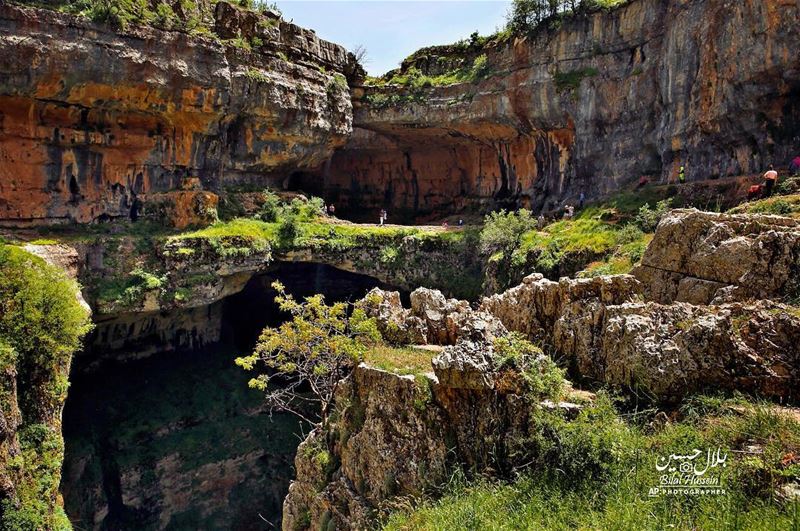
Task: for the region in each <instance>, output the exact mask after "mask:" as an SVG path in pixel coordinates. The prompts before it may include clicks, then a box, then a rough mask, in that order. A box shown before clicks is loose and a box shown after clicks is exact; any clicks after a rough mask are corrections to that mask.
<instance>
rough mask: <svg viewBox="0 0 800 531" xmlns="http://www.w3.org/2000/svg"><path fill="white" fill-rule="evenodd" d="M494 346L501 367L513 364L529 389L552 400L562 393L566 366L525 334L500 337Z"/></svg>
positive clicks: (497, 361) (496, 359)
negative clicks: (562, 366) (560, 363)
mask: <svg viewBox="0 0 800 531" xmlns="http://www.w3.org/2000/svg"><path fill="white" fill-rule="evenodd" d="M493 347H494V355H495V361H496V364H497V366H498V368H503V367H507V366H512V367H514V368H516V369H518V370H520V371H521V372H522V375H523V379H524V381H525V383H526V385H527V387H528V390H529V392H530V393H532V394H533V395H535V396H536V397H547V398H551V399H553V400H557V399H558V398H560V397H561V394H562V392H563V389H564V370H562V369H559V368H558V366H556V364H555V362H554V361H553V360H552V359H551V358H550V356H547V355H545V354H544V353H543V352H542V350H541V349H540V348H539V347H537V346H535V345H534V344H533V343H531V342H530V341H528V340H527V339H525V337H524V336H522V334H519V333H516V332H512V333H511V334H508V335H506V336H503V337H498V338H497V339H495V341H494V344H493Z"/></svg>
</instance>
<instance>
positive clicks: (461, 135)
mask: <svg viewBox="0 0 800 531" xmlns="http://www.w3.org/2000/svg"><path fill="white" fill-rule="evenodd" d="M798 15H800V6H798V4H797V3H796V2H794V1H785V0H755V1H747V2H736V3H734V4H732V3H730V2H727V1H725V0H701V1H693V2H688V1H685V0H634V1H631V2H628V3H627V4H625V5H624V6H621V7H619V8H617V9H614V10H612V11H610V12H607V11H600V12H595V13H590V14H583V15H579V16H575V17H572V18H569V19H567V20H565V21H564V22H563V23H562V24H560V25H559V27H558V29H548V28H546V27H543V28H540V29H538V30H536V31H535V32H533V34H532V35H528V36H517V37H511V38H509V39H507V40H495V41H490V43H489V44H488V45H487V46H486V47H484V48H483V49H481V50H479V52H478V53H480V54H483V55H485V58H486V61H485V63H484V66H483V67H482V69H480V71H479V75H478V80H477V81H474V82H467V83H458V84H454V85H448V86H442V87H428V88H415V87H411V86H406V87H401V86H387V87H363V88H359V89H357V90H354V93H353V94H354V97H355V99H356V104H357V108H356V110H355V115H354V125H355V129H354V133H353V135H352V137H351V138H350V140H349V142H348V143H347V145H346V146H345V147H344V148H343V149H341V150H339V151H337V152H336V153H335V154H334V156H333V159H332V161H331V163H330V164H329V165H326V166H325V167H324V168H323V169H322V170H321V171H320V173H321V174H322V175H323V176H324V182H325V183H326V184H325V190H326V191H327V193H328V197H329V198H330V199H331V200H334V201H336V204H337V206H339V207H341V208H340V210H341V211H342V212H349V213H352V215H357V214H360V213H362V212H363V213H365V214H366V211H369V210H372V211H375V210H377V209H379V208H381V207H387V208H388V209H389V211H390V215H392V216H393V219H400V218H401V217H402V216H404V215H405V216H408V217H413V216H420V217H424V216H431V215H434V216H435V215H441V214H443V213H451V212H453V211H455V210H460V209H467V208H481V207H485V206H489V205H496V204H501V205H502V204H506V203H507V202H510V203H515V204H521V205H526V206H532V207H534V208H550V207H551V206H552V204H556V203H558V202H559V201H562V200H570V201H575V199H576V197H577V196H578V194H579V193H580V192H581V191H585V193H586V194H587V196H588V197H589V198H590V199H591V198H593V197H598V196H601V195H603V194H606V193H609V192H613V191H617V190H619V189H621V188H626V187H629V188H630V189H633V186H634V184H635V183H636V182H637V181H638V179H639V178H640V177H641V176H646V177H647V178H648V179H649V180H651V181H652V182H667V181H671V182H675V181H676V180H677V173H678V169H679V167H680V166H681V165H684V166H685V167H686V174H687V179H688V180H689V181H695V180H704V179H709V178H712V179H713V178H716V177H727V176H737V175H742V174H749V173H757V172H760V171H763V168H764V167H765V165H766V164H768V163H770V162H775V163H776V164H784V163H786V162H785V161H789V160H790V159H791V157H792V156H794V155H795V153H793V152H792V151H793V150H794V149H795V148H796V146H797V143H798V135H799V134H800V133H798V129H797V126H796V124H797V122H798V120H800V105H798V101H800V97H798V96H799V95H800V58H798V54H797V53H796V50H797V49H798V47H800V36H798V32H797V31H796V28H795V25H794V23H793V21H795V20H796V19H797V17H798ZM474 57H476V54H475V50H474V49H472V47H469V46H465V47H462V49H459V50H452V49H451V50H446V49H445V50H440V49H432V50H426V51H424V52H421V53H420V54H418V57H416V58H415V59H414V60H413V61H411V62H409V64H407V65H406V69H405V72H404V73H408V70H409V68H410V67H411V66H415V67H417V69H418V70H421V71H422V72H423V73H425V72H428V73H429V74H431V75H437V74H438V73H440V69H437V68H438V66H437V67H434V68H430V65H431V63H435V64H436V65H438V64H440V63H441V64H445V63H452V65H453V66H455V67H467V69H469V67H470V66H472V65H474V59H473V58H474ZM443 58H444V61H442V59H443ZM315 179H318V177H313V178H310V179H309V182H308V183H307V186H309V187H313V186H314V184H315V182H317V183H318V182H321V181H315ZM304 184H305V183H304ZM347 207H349V210H348V209H347ZM368 215H370V216H373V215H374V214H373V213H372V212H370V213H369V214H368Z"/></svg>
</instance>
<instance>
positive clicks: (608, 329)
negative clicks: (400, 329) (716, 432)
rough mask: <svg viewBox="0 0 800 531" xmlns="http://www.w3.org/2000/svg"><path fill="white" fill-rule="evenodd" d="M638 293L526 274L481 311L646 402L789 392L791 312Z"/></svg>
mask: <svg viewBox="0 0 800 531" xmlns="http://www.w3.org/2000/svg"><path fill="white" fill-rule="evenodd" d="M753 222H754V223H755V220H754V221H753ZM731 260H735V258H731ZM641 290H642V285H641V284H640V283H639V282H638V281H637V280H636V279H635V278H634V277H632V276H630V275H616V276H607V277H597V278H593V279H577V280H572V279H562V280H561V281H560V282H558V283H556V282H552V281H549V280H546V279H543V278H541V275H531V276H529V277H527V278H526V279H525V281H524V282H523V284H521V285H520V286H517V287H515V288H512V289H510V290H508V291H506V292H505V293H502V294H499V295H494V296H492V297H489V298H486V299H484V300H483V303H482V304H481V308H482V309H483V310H485V311H487V312H489V313H492V314H494V315H496V316H497V317H498V318H499V319H500V320H501V321H502V322H503V324H504V325H505V326H506V328H508V330H511V331H515V332H520V333H522V334H525V335H526V336H528V337H529V338H530V339H532V340H534V341H537V342H539V343H541V344H543V345H546V346H548V347H550V348H552V349H553V351H554V352H555V354H556V356H555V357H556V358H559V359H563V360H565V363H566V364H567V365H568V366H569V368H570V370H571V371H572V373H573V376H574V377H576V378H580V379H583V380H586V381H595V382H601V383H604V384H607V385H610V386H612V387H616V388H620V389H625V390H631V389H633V390H635V391H637V392H640V393H642V394H643V395H644V396H649V397H650V398H651V399H653V400H656V401H673V400H678V399H680V398H682V397H684V396H686V395H688V394H692V393H696V392H701V391H706V390H714V389H736V390H739V391H742V392H750V393H754V394H757V395H760V396H769V397H772V398H775V399H781V400H794V399H796V398H797V397H796V389H797V386H798V383H800V382H799V381H798V378H800V348H798V346H797V344H798V343H797V339H798V333H799V332H800V317H798V316H797V314H796V311H795V310H793V309H792V308H790V307H787V306H784V305H781V304H778V303H774V302H770V301H756V302H749V303H746V304H743V303H728V304H721V305H710V306H709V305H692V304H688V303H672V304H668V305H665V304H659V303H657V302H644V301H643V300H642V296H641Z"/></svg>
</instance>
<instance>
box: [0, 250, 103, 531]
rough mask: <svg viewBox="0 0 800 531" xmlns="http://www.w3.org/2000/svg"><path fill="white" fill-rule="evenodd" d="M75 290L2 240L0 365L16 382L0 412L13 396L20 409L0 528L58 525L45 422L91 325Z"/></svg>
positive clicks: (55, 469)
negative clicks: (11, 495) (11, 493)
mask: <svg viewBox="0 0 800 531" xmlns="http://www.w3.org/2000/svg"><path fill="white" fill-rule="evenodd" d="M78 292H79V287H78V285H77V283H76V282H74V281H73V280H71V279H69V278H67V277H66V275H65V274H64V273H63V272H62V271H61V270H59V269H57V268H55V267H53V266H51V265H49V264H47V263H46V262H45V261H44V260H42V259H41V258H39V257H37V256H33V255H31V254H29V253H27V252H26V251H24V250H23V249H20V248H18V247H13V246H10V245H5V244H0V367H1V368H2V370H3V371H4V374H6V375H7V376H8V375H11V377H12V381H13V375H16V389H15V388H14V386H13V385H12V386H8V385H2V386H0V407H2V410H3V411H2V415H0V416H4V417H6V416H7V415H9V414H13V413H10V411H9V408H13V407H14V404H15V402H16V403H17V404H18V405H19V408H20V414H21V424H20V425H19V430H18V432H17V433H18V437H19V448H20V452H19V453H17V454H15V455H14V456H13V457H11V458H10V459H9V461H7V463H8V467H7V468H6V469H5V470H3V472H5V473H6V474H8V476H10V479H11V481H12V482H13V485H14V493H15V495H16V496H15V497H14V498H7V499H5V500H3V503H2V507H0V527H2V528H3V529H20V530H38V529H55V528H58V529H61V528H63V525H64V521H65V518H64V515H63V511H60V512H59V511H58V510H57V509H56V504H55V499H56V495H57V492H58V483H59V474H60V470H61V460H62V456H63V445H62V441H61V435H60V433H59V432H58V430H57V429H56V428H55V427H54V426H52V425H51V423H52V422H53V421H52V417H53V416H54V415H57V413H58V412H59V411H60V407H61V405H62V404H63V401H64V399H65V397H66V396H65V395H66V388H67V376H68V370H69V359H70V356H71V355H72V353H73V352H74V351H75V350H77V349H78V347H79V346H80V340H81V337H82V336H83V335H84V334H85V333H86V332H88V331H89V329H90V328H91V325H90V322H89V312H88V310H87V309H86V308H84V307H83V306H82V305H81V304H80V303H79V302H78V300H77V294H78ZM14 391H16V396H15V395H14ZM11 433H13V428H12V432H11ZM8 434H9V433H6V435H8ZM8 476H7V477H8Z"/></svg>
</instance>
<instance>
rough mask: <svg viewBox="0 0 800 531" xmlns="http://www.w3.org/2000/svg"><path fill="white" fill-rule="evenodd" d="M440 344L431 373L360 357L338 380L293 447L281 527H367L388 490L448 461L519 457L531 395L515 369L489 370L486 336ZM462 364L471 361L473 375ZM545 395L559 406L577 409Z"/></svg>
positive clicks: (509, 463) (438, 476)
mask: <svg viewBox="0 0 800 531" xmlns="http://www.w3.org/2000/svg"><path fill="white" fill-rule="evenodd" d="M473 345H474V344H473ZM445 353H447V354H442V356H440V357H438V358H436V359H435V360H434V368H435V369H436V377H434V376H433V375H429V376H425V377H417V378H415V377H414V376H400V375H397V374H393V373H390V372H386V371H381V370H378V369H374V368H371V367H368V366H366V365H363V364H362V365H360V366H359V367H358V368H357V369H356V370H355V372H354V373H353V374H352V375H351V376H350V377H349V378H348V379H347V380H345V381H344V382H343V384H342V385H341V386H340V390H339V392H338V394H337V397H336V404H337V408H338V409H337V414H336V418H335V420H333V421H332V423H331V424H330V425H329V426H328V427H327V429H325V430H323V429H316V430H314V431H313V432H312V433H311V434H310V435H309V437H308V438H307V439H306V440H305V441H304V442H303V443H301V445H300V447H299V448H298V451H297V457H296V459H295V467H296V469H297V479H296V480H295V481H294V482H292V484H291V486H290V487H289V495H288V496H287V497H286V500H285V501H284V504H283V529H285V530H295V529H317V528H319V527H325V526H327V527H328V528H336V529H367V528H370V527H371V526H372V525H373V524H374V522H375V519H376V517H377V516H378V515H379V514H380V512H381V511H384V510H387V509H388V508H390V507H391V506H392V503H393V501H394V500H396V499H397V498H402V497H404V496H405V497H407V496H419V495H421V494H422V493H423V492H425V491H426V490H427V489H431V488H435V487H437V486H440V485H441V484H443V483H444V482H445V481H446V480H447V478H448V477H449V473H451V472H452V470H453V467H454V466H462V467H464V468H465V469H467V470H471V471H473V472H475V473H481V472H485V473H487V474H491V475H493V476H497V475H503V474H505V473H507V472H508V471H509V470H510V469H512V468H513V467H514V466H515V465H517V464H520V463H522V462H524V461H525V459H526V457H525V456H526V455H529V453H528V451H529V450H530V448H527V449H526V442H525V441H526V437H528V436H529V435H530V434H531V433H532V432H534V431H535V430H536V429H537V425H536V423H535V422H533V421H532V416H533V415H534V414H535V411H536V408H537V401H536V400H535V398H533V397H532V396H530V395H527V394H526V390H525V388H524V386H523V387H513V386H512V387H509V386H508V385H507V382H508V381H509V378H508V373H509V372H510V373H513V374H517V375H519V372H517V371H505V372H503V371H499V372H498V371H497V367H496V366H495V365H494V364H493V363H492V359H493V358H492V352H491V347H490V346H488V345H486V344H485V343H484V344H483V346H482V347H481V348H477V347H475V348H469V347H468V348H462V347H460V346H454V347H447V349H445ZM465 367H475V368H476V369H475V372H474V373H472V375H473V376H475V377H474V378H467V377H466V376H467V372H471V371H465V370H464V368H465ZM456 375H458V376H456ZM477 376H480V377H477ZM388 396H390V397H392V399H391V400H386V397H388ZM547 404H548V407H556V408H557V409H559V410H561V411H563V412H564V414H566V415H571V414H573V413H574V411H575V410H576V409H579V406H577V405H575V404H570V403H566V402H564V403H561V404H558V405H555V406H554V405H553V404H552V402H548V403H547Z"/></svg>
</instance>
